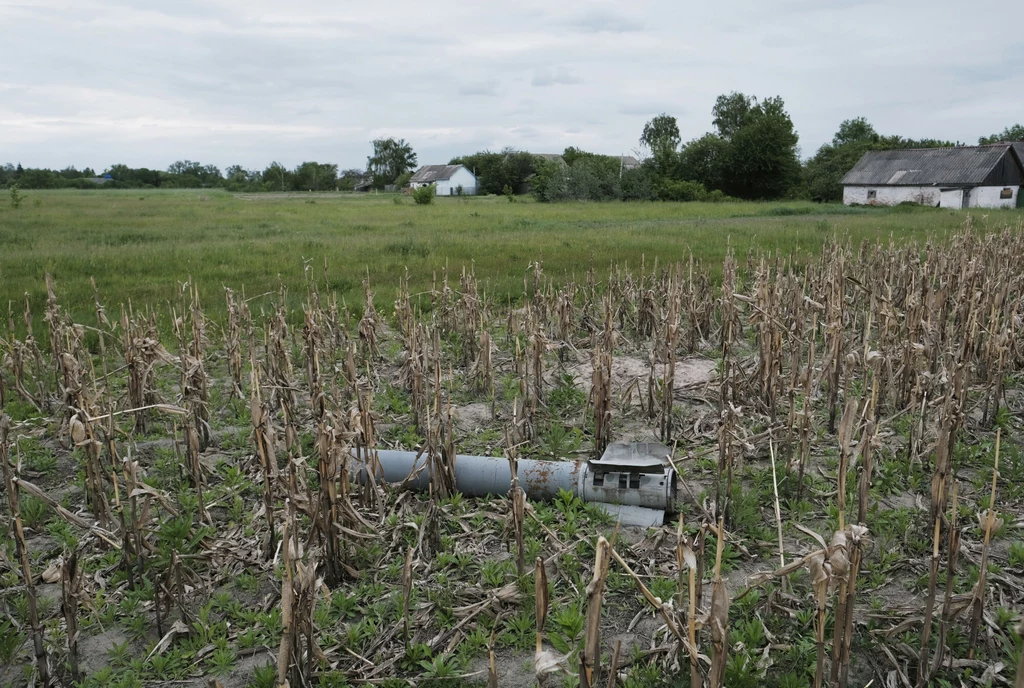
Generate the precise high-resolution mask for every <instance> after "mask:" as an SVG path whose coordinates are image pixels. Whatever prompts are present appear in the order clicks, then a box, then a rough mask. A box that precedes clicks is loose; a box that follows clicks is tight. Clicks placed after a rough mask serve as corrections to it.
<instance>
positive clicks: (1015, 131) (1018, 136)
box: [978, 124, 1024, 145]
mask: <svg viewBox="0 0 1024 688" xmlns="http://www.w3.org/2000/svg"><path fill="white" fill-rule="evenodd" d="M1000 141H1024V124H1014V125H1013V126H1012V127H1006V129H1003V130H1002V131H1001V132H999V133H998V134H992V135H991V136H982V137H981V138H980V139H978V143H980V144H982V145H984V144H986V143H999V142H1000Z"/></svg>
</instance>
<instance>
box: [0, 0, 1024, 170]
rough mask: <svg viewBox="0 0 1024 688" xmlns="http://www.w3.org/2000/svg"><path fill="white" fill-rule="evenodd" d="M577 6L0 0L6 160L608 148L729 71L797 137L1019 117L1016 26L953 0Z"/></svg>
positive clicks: (938, 131) (950, 132)
mask: <svg viewBox="0 0 1024 688" xmlns="http://www.w3.org/2000/svg"><path fill="white" fill-rule="evenodd" d="M567 5H570V8H569V9H561V8H560V7H561V6H556V5H552V4H551V3H549V2H547V1H546V0H521V2H519V3H516V4H512V5H505V6H502V7H501V8H500V10H499V9H497V8H495V7H494V6H492V5H489V4H484V3H479V4H474V5H470V6H467V7H465V8H461V9H460V11H459V12H452V13H439V12H437V11H436V10H435V9H434V8H432V7H430V6H428V5H425V4H423V3H422V2H418V1H413V0H392V1H391V2H389V3H386V4H377V5H374V4H367V3H363V4H353V3H344V4H340V3H337V2H330V1H329V0H291V2H289V3H287V4H285V5H282V4H281V3H280V1H279V0H180V1H179V2H175V3H153V2H152V1H151V0H76V2H74V3H72V4H68V3H67V2H66V1H65V0H32V2H31V4H30V3H27V2H23V3H22V4H20V5H11V4H3V2H2V0H0V45H3V46H4V47H5V49H6V50H7V52H8V53H9V54H12V55H17V56H18V60H16V61H14V62H12V61H10V60H8V61H7V62H0V164H2V163H3V162H6V161H7V159H11V160H15V161H17V160H20V161H21V162H22V163H23V164H26V165H46V166H63V165H66V164H77V165H79V166H84V165H89V166H92V167H97V168H102V167H103V166H105V165H109V164H111V163H113V162H125V163H127V164H137V165H145V166H148V167H161V166H166V165H167V164H169V163H170V162H172V161H174V160H175V159H182V158H189V159H193V160H197V159H198V160H201V161H203V162H211V163H214V164H218V165H220V166H221V167H224V166H226V165H229V164H233V163H240V164H244V165H246V166H249V167H263V166H265V165H266V164H267V163H268V162H269V161H270V160H274V159H277V160H280V161H281V162H283V163H285V164H287V165H294V164H297V163H299V162H301V161H302V160H309V159H322V160H328V161H330V162H337V163H338V164H339V165H341V166H342V167H354V166H359V165H363V164H365V160H366V156H367V153H368V152H369V143H368V142H369V140H370V139H371V138H372V137H373V136H376V135H377V134H378V133H379V132H388V134H390V133H394V134H395V135H397V136H403V137H405V138H406V139H407V140H409V141H410V142H411V143H412V144H413V146H414V147H415V149H416V150H417V152H418V153H419V154H420V159H421V160H422V161H423V162H424V163H427V162H445V161H447V160H448V159H450V158H452V157H455V156H457V155H463V154H466V153H471V152H473V151H475V150H479V149H482V148H490V149H492V150H500V149H501V148H502V147H504V146H508V145H511V146H517V147H522V148H528V149H530V150H538V151H550V150H562V149H563V148H564V147H565V146H566V145H570V144H571V145H578V146H580V147H584V148H588V149H591V150H594V151H596V152H603V153H610V154H616V153H620V152H623V151H627V152H628V151H630V150H631V149H632V148H633V147H635V145H636V141H637V138H638V137H639V135H640V130H641V129H642V127H643V123H644V122H645V121H646V120H647V119H649V118H650V117H653V116H654V115H656V114H658V113H660V112H667V113H669V114H671V115H674V116H676V117H677V118H678V121H679V128H680V133H681V135H682V137H683V139H684V140H690V139H692V138H696V137H698V136H700V135H701V134H703V133H704V132H705V131H708V130H709V129H710V128H711V107H712V105H713V103H714V99H715V97H716V96H717V95H719V94H721V93H726V92H729V91H732V90H740V91H743V92H746V93H749V94H753V95H757V96H766V95H775V94H778V95H781V96H782V97H783V98H784V99H785V101H786V106H787V109H788V110H789V112H790V114H791V115H792V117H793V119H794V122H795V123H796V126H797V129H798V131H799V132H800V135H801V142H800V145H801V147H802V149H803V150H804V151H805V152H807V153H812V152H813V151H814V150H816V149H817V148H818V146H820V145H821V143H823V142H825V141H827V140H829V139H831V138H832V135H833V133H834V132H835V130H836V128H837V127H838V125H839V123H840V122H841V121H842V120H844V119H848V118H850V117H856V116H858V115H864V116H866V117H867V118H868V119H869V121H871V122H872V124H874V125H875V127H876V128H877V129H878V130H879V131H880V132H884V133H898V134H902V135H905V136H925V135H928V136H935V137H939V138H947V139H959V140H962V141H970V140H974V139H976V138H977V137H978V136H981V135H986V134H989V133H991V132H993V131H998V130H1001V129H1003V128H1004V127H1006V126H1007V125H1009V124H1013V123H1014V122H1015V121H1019V120H1020V117H1021V115H1020V107H1019V105H1020V103H1019V100H1020V99H1019V97H1015V96H1017V94H1020V93H1021V92H1024V70H1022V69H1021V66H1022V65H1024V47H1022V46H1021V43H1020V41H1019V37H1018V35H1017V34H1018V33H1019V29H1018V28H1016V27H1015V26H1014V25H1013V23H1012V22H987V23H979V24H977V25H971V24H965V23H963V22H962V21H959V20H958V19H957V17H958V16H959V9H958V8H959V6H958V5H956V4H954V2H953V0H930V1H926V0H904V2H901V3H898V4H894V5H892V6H886V21H885V22H870V21H864V13H865V12H866V11H869V10H867V9H865V7H863V6H852V5H851V3H850V2H844V3H820V2H814V1H813V0H795V1H792V0H791V1H789V2H786V3H784V4H782V5H781V6H780V5H777V4H771V5H770V6H769V5H768V4H765V3H760V2H756V0H736V2H735V3H732V4H730V5H729V6H728V7H727V8H725V9H723V7H721V6H715V5H711V4H703V5H700V4H698V5H692V6H690V7H688V8H687V11H686V12H685V13H683V12H680V11H679V10H678V5H677V3H676V2H671V1H670V0H639V1H638V2H633V3H630V4H628V5H625V4H621V3H612V2H599V1H598V0H588V1H587V2H586V3H580V4H577V5H575V8H573V7H571V4H570V3H567ZM976 5H977V11H978V13H979V16H1001V15H1002V13H1004V12H1005V6H1004V5H1003V4H1002V3H1000V2H996V0H978V3H976ZM553 8H554V9H553ZM559 86H562V87H565V86H571V88H559Z"/></svg>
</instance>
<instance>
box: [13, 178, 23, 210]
mask: <svg viewBox="0 0 1024 688" xmlns="http://www.w3.org/2000/svg"><path fill="white" fill-rule="evenodd" d="M24 200H25V197H24V196H23V195H21V194H20V193H19V192H18V185H17V184H15V185H14V186H12V187H11V207H12V208H14V209H15V210H17V209H18V208H20V207H21V202H22V201H24Z"/></svg>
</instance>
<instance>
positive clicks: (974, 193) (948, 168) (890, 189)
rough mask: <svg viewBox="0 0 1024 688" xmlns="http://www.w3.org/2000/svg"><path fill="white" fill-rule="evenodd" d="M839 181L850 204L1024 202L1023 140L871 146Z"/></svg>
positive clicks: (1012, 204) (991, 204) (1018, 204)
mask: <svg viewBox="0 0 1024 688" xmlns="http://www.w3.org/2000/svg"><path fill="white" fill-rule="evenodd" d="M841 184H842V185H843V203H844V204H846V205H899V204H900V203H916V204H919V205H927V206H932V207H939V208H954V209H959V208H1020V207H1024V195H1022V188H1021V187H1022V186H1024V142H1022V143H998V144H992V145H986V146H958V147H956V148H911V149H903V150H886V151H868V152H867V153H865V154H864V157H862V158H861V159H860V161H859V162H858V163H857V164H856V165H854V167H853V169H852V170H850V171H849V172H848V173H847V174H846V176H845V177H843V179H842V182H841Z"/></svg>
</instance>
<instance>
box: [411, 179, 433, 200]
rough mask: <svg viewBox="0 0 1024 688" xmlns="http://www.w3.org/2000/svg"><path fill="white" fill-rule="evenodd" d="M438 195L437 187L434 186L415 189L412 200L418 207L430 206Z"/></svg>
mask: <svg viewBox="0 0 1024 688" xmlns="http://www.w3.org/2000/svg"><path fill="white" fill-rule="evenodd" d="M436 193H437V187H436V186H435V185H433V184H431V185H429V186H421V187H419V188H416V189H413V191H412V200H414V201H416V205H430V204H431V203H433V202H434V195H435V194H436Z"/></svg>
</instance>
